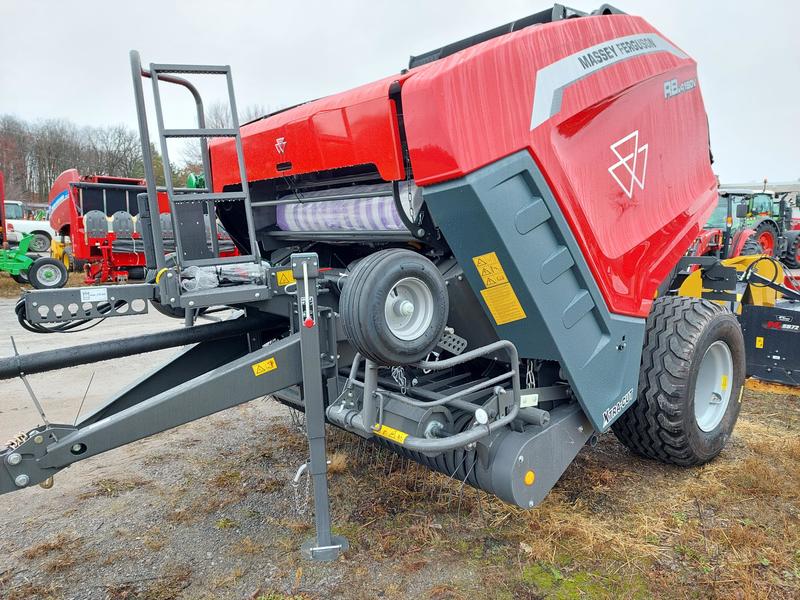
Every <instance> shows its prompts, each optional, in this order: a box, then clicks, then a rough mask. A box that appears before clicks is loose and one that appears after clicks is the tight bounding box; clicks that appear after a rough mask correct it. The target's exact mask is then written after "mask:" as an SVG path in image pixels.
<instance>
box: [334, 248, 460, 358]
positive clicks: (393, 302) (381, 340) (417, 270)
mask: <svg viewBox="0 0 800 600" xmlns="http://www.w3.org/2000/svg"><path fill="white" fill-rule="evenodd" d="M339 308H340V313H341V315H342V324H343V327H344V332H345V335H347V338H348V339H349V340H350V342H351V343H352V344H353V346H354V347H355V348H356V350H358V351H359V352H360V353H361V354H362V356H364V357H365V358H368V359H370V360H372V361H373V362H375V363H377V364H380V365H403V364H409V363H413V362H417V361H419V360H422V359H424V358H425V357H426V356H427V355H428V354H429V353H430V352H431V350H433V349H434V347H435V346H436V344H437V343H438V341H439V339H440V338H441V336H442V332H443V331H444V327H445V325H446V324H447V314H448V308H449V305H448V296H447V287H446V285H445V282H444V278H443V277H442V275H441V273H440V272H439V269H438V268H437V267H436V265H435V264H433V263H432V262H431V261H430V260H428V259H427V258H425V257H424V256H422V255H420V254H417V253H416V252H412V251H410V250H403V249H400V248H390V249H388V250H381V251H380V252H375V253H374V254H370V255H369V256H367V257H366V258H364V259H362V260H361V261H360V262H359V263H358V264H357V265H356V267H355V268H354V269H353V271H352V273H351V274H350V275H349V276H348V277H347V278H346V280H345V284H344V289H343V290H342V296H341V299H340V302H339Z"/></svg>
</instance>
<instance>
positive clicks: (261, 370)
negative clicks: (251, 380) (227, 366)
mask: <svg viewBox="0 0 800 600" xmlns="http://www.w3.org/2000/svg"><path fill="white" fill-rule="evenodd" d="M250 368H252V369H253V375H255V376H256V377H261V375H264V374H265V373H269V372H270V371H274V370H275V369H277V368H278V363H276V362H275V357H274V356H273V357H271V358H268V359H266V360H262V361H261V362H257V363H255V364H254V365H250Z"/></svg>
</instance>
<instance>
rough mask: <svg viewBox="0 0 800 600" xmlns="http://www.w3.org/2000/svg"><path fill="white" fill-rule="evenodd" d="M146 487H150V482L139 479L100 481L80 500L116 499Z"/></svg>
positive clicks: (93, 484) (81, 495)
mask: <svg viewBox="0 0 800 600" xmlns="http://www.w3.org/2000/svg"><path fill="white" fill-rule="evenodd" d="M145 485H148V482H147V481H144V480H143V479H138V478H129V479H116V478H108V479H99V480H97V481H93V482H92V489H91V490H89V491H88V492H83V493H82V494H80V495H79V496H78V498H80V499H81V500H89V499H91V498H116V497H117V496H119V495H121V494H124V493H126V492H131V491H133V490H135V489H137V488H140V487H142V486H145Z"/></svg>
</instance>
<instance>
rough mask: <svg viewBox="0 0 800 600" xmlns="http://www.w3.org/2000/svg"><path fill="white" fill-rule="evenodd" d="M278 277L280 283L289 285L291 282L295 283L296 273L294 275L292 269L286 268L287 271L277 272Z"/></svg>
mask: <svg viewBox="0 0 800 600" xmlns="http://www.w3.org/2000/svg"><path fill="white" fill-rule="evenodd" d="M276 278H277V280H278V285H279V286H281V287H283V286H284V285H289V284H290V283H294V275H292V270H291V269H286V270H285V271H278V272H277V273H276Z"/></svg>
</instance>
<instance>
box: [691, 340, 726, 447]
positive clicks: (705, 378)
mask: <svg viewBox="0 0 800 600" xmlns="http://www.w3.org/2000/svg"><path fill="white" fill-rule="evenodd" d="M732 391H733V358H732V355H731V350H730V348H729V347H728V344H726V343H725V342H723V341H722V340H717V341H716V342H714V343H713V344H711V345H710V346H709V347H708V349H707V350H706V352H705V354H704V355H703V360H702V361H701V362H700V369H699V370H698V372H697V381H696V382H695V389H694V417H695V420H696V421H697V426H698V427H699V428H700V429H701V430H703V431H705V432H710V431H713V430H714V429H715V428H716V427H717V426H718V425H719V424H720V422H721V421H722V418H723V417H724V416H725V412H726V411H727V409H728V404H729V403H730V399H731V393H732Z"/></svg>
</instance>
